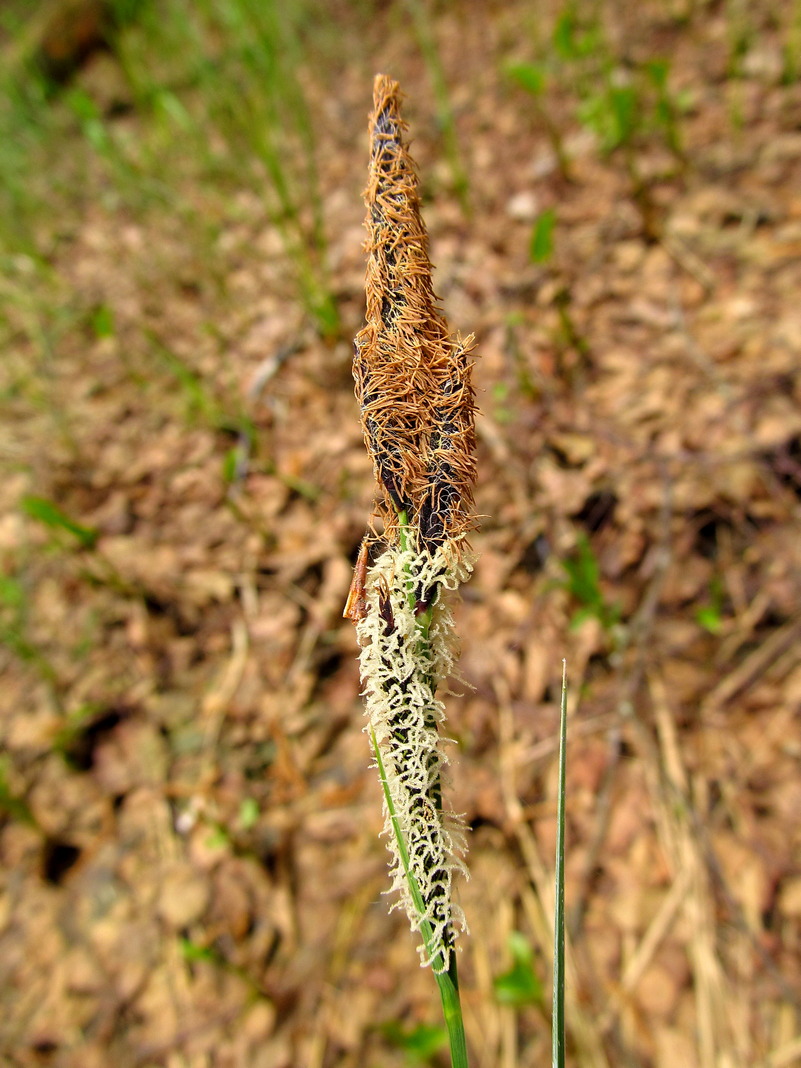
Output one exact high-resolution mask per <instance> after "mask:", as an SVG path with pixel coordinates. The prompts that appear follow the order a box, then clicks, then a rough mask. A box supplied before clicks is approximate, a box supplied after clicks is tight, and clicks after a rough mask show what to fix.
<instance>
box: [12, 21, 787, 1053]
mask: <svg viewBox="0 0 801 1068" xmlns="http://www.w3.org/2000/svg"><path fill="white" fill-rule="evenodd" d="M378 72H382V73H387V74H390V75H391V76H392V77H394V78H396V79H397V80H398V81H400V83H401V86H402V88H403V90H404V91H405V94H406V117H407V119H408V121H409V124H410V136H411V139H412V152H413V155H414V156H415V158H416V160H417V162H418V165H419V168H420V173H421V182H422V195H423V210H424V216H425V219H426V223H427V225H428V228H429V231H430V236H431V255H432V259H433V261H434V264H435V266H436V274H435V287H436V289H437V291H438V293H439V294H440V296H441V299H442V303H443V307H444V309H445V312H446V315H447V316H448V319H449V322H450V325H451V328H452V329H453V330H454V331H455V330H459V331H461V332H462V334H467V333H469V332H471V331H472V332H475V334H476V337H477V345H476V352H477V354H478V360H477V365H476V379H477V386H478V402H479V405H480V408H481V415H480V418H479V423H478V438H479V485H478V490H477V508H478V511H479V512H480V513H481V515H482V517H483V518H482V520H481V527H480V531H479V532H478V533H477V534H476V535H475V538H474V545H475V548H476V549H477V550H478V551H479V553H480V559H479V563H478V565H477V569H476V573H475V575H474V578H473V580H472V581H471V583H470V584H469V585H468V586H467V587H465V589H464V594H463V600H462V603H461V605H460V606H459V610H458V625H459V629H460V633H461V635H462V639H463V658H462V674H463V676H464V684H463V685H462V686H461V687H459V688H460V689H461V690H462V695H461V696H460V697H452V698H449V702H448V704H449V727H448V730H449V734H450V735H451V737H453V739H454V741H455V744H454V745H453V747H452V769H451V771H452V775H451V777H452V783H451V787H450V789H451V791H452V797H453V799H454V807H455V808H456V810H457V811H459V812H463V813H464V814H465V819H466V821H467V823H468V825H469V826H470V828H471V831H470V835H469V838H470V856H469V866H470V870H471V879H470V881H469V882H464V883H462V885H461V886H460V887H459V889H458V897H459V900H460V902H461V904H462V906H463V908H464V910H465V912H466V914H467V918H468V922H469V924H470V929H471V934H470V936H469V937H466V938H464V939H463V941H462V946H463V952H462V955H461V959H460V971H461V975H462V983H463V987H464V991H463V1001H464V1008H465V1014H466V1027H467V1032H468V1041H469V1045H470V1049H471V1055H472V1061H471V1063H474V1064H475V1065H476V1066H486V1068H489V1066H493V1068H495V1066H502V1068H518V1066H519V1068H528V1066H534V1065H540V1064H542V1063H547V1061H548V1058H549V1049H550V1033H549V1027H550V1023H549V1021H550V969H551V945H550V935H549V930H550V922H551V920H550V917H551V913H552V888H551V887H552V873H553V856H554V844H555V818H554V814H555V801H554V791H555V784H556V771H557V768H556V752H555V750H556V744H557V738H556V733H557V719H558V702H559V681H560V677H561V665H562V659H563V658H566V659H567V670H568V678H569V682H570V701H569V710H570V734H569V750H568V800H567V820H568V831H567V849H568V856H567V892H566V896H567V909H568V926H569V933H570V945H569V963H570V973H569V974H570V978H569V988H568V1027H569V1054H568V1057H569V1063H570V1064H571V1065H575V1066H580V1068H589V1066H592V1068H603V1066H611V1065H615V1066H622V1065H630V1066H655V1068H657V1066H658V1068H667V1066H671V1068H673V1066H675V1065H677V1064H680V1065H682V1066H686V1068H693V1066H698V1068H712V1066H720V1068H750V1066H753V1065H764V1066H766V1068H767V1066H770V1068H782V1066H789V1065H795V1064H801V1037H800V1036H801V859H800V858H801V775H800V774H799V761H800V760H801V715H800V714H799V713H800V710H801V596H800V594H801V538H799V513H800V509H801V408H800V406H799V400H801V375H800V372H799V350H800V349H801V311H800V310H799V293H800V292H801V84H799V73H801V3H799V2H798V0H787V2H785V3H775V2H774V3H771V2H769V0H751V2H746V0H718V2H710V0H641V2H639V3H637V4H628V5H621V4H618V3H615V2H613V0H537V2H532V0H529V2H524V0H506V2H504V3H500V2H487V3H480V2H478V0H452V2H448V3H446V2H444V0H443V2H434V0H383V2H380V0H373V2H370V0H331V2H328V3H321V2H314V0H295V2H294V3H292V2H289V3H288V2H283V3H281V2H279V0H260V2H259V0H197V2H195V3H191V4H190V3H187V2H185V0H160V2H158V3H156V2H155V0H54V2H52V3H50V2H41V3H35V2H32V0H26V2H22V0H20V2H15V0H3V2H0V83H2V92H1V93H0V346H2V350H1V352H0V407H1V410H2V419H1V420H0V469H1V473H2V478H0V567H1V570H0V749H1V750H2V755H0V861H1V866H0V991H2V1011H1V1012H0V1017H1V1018H2V1022H0V1059H2V1062H3V1063H4V1064H7V1065H10V1066H15V1068H16V1066H19V1068H23V1066H24V1068H28V1066H31V1068H34V1066H37V1068H38V1066H47V1068H50V1066H53V1068H71V1066H73V1065H74V1066H76V1068H77V1066H80V1068H101V1066H103V1068H105V1066H107V1065H109V1064H114V1065H115V1066H118V1068H128V1066H131V1068H134V1066H136V1068H150V1066H163V1065H165V1066H169V1068H173V1066H176V1068H178V1066H181V1068H184V1066H186V1068H190V1066H191V1068H196V1066H197V1068H201V1066H202V1068H218V1066H219V1068H229V1066H230V1068H296V1066H301V1065H302V1066H304V1068H331V1066H335V1065H336V1066H343V1068H344V1066H354V1068H356V1066H359V1068H361V1066H371V1065H375V1066H378V1065H382V1066H395V1065H397V1066H404V1065H414V1064H430V1065H434V1066H443V1065H445V1064H446V1063H447V1061H446V1059H445V1058H446V1054H445V1039H444V1034H443V1032H442V1029H441V1023H440V1010H439V1005H438V1003H437V1000H438V999H437V996H436V992H435V988H434V984H433V981H432V977H431V975H430V974H428V973H427V972H426V971H424V970H422V969H420V968H419V967H418V959H417V955H416V952H415V947H414V940H413V939H412V937H411V936H410V934H409V932H408V930H407V929H406V921H405V919H404V917H403V916H402V915H400V914H399V913H398V912H392V913H390V912H389V911H388V906H389V904H390V902H389V900H388V899H387V898H386V897H384V896H382V895H383V892H384V890H385V889H386V886H387V873H386V860H387V856H386V852H385V847H384V845H383V843H382V842H381V841H380V839H379V837H378V835H379V832H380V829H381V826H382V816H381V790H380V786H379V783H378V781H377V778H376V774H375V772H374V770H372V769H370V767H369V764H370V756H369V751H368V748H369V747H368V742H367V739H366V738H365V736H364V734H363V733H362V726H363V719H362V709H361V701H360V697H359V688H360V686H359V679H358V670H357V662H356V654H357V649H356V643H355V637H354V633H353V627H352V625H351V624H350V623H349V622H348V621H346V620H343V619H342V608H343V605H344V601H345V597H346V594H347V589H348V585H349V581H350V573H351V567H352V563H353V560H354V558H355V554H356V552H357V548H358V544H359V541H360V539H361V536H362V534H363V532H364V529H365V526H366V522H367V518H368V516H369V514H370V511H371V507H372V500H373V493H374V489H373V476H372V471H371V469H370V464H369V461H368V459H367V456H366V453H365V451H364V448H363V446H362V442H361V431H360V428H359V422H358V412H357V409H356V404H355V401H354V399H353V392H352V382H351V377H350V361H351V353H352V337H353V335H354V333H355V332H356V331H357V330H358V329H359V327H360V325H361V322H362V314H363V290H362V285H363V274H364V254H363V251H362V242H363V239H364V231H363V227H362V221H363V215H364V208H363V205H362V201H361V191H362V188H363V186H364V184H365V182H366V173H367V137H366V122H367V115H368V112H369V110H370V107H371V96H372V80H373V76H374V75H375V74H376V73H378Z"/></svg>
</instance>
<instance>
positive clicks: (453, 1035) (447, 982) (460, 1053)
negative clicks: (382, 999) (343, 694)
mask: <svg viewBox="0 0 801 1068" xmlns="http://www.w3.org/2000/svg"><path fill="white" fill-rule="evenodd" d="M370 743H371V745H372V747H373V752H374V753H375V758H376V764H377V765H378V774H379V777H380V779H381V786H382V789H383V791H384V802H385V804H386V806H387V811H388V812H389V818H390V821H391V823H392V831H393V834H394V835H395V841H396V842H397V845H398V853H399V854H400V858H401V861H402V863H403V870H404V871H405V873H406V881H407V882H408V884H409V892H410V893H411V895H412V900H413V901H414V905H415V908H416V909H417V911H418V913H419V914H420V915H421V916H422V915H423V914H424V913H425V903H424V901H423V897H422V894H421V893H420V888H419V886H418V885H417V880H416V879H415V877H414V874H413V872H412V869H411V864H410V861H409V851H408V850H407V848H406V840H405V839H404V837H403V834H402V833H401V829H400V825H399V822H398V817H397V814H396V812H395V805H394V803H393V801H392V795H391V793H390V790H389V785H388V784H387V777H386V772H385V771H384V761H383V760H382V759H381V749H380V746H379V745H378V742H377V741H376V737H375V731H373V729H372V728H370ZM420 935H421V936H422V939H423V943H424V945H425V947H426V953H427V954H428V956H429V957H432V956H434V946H433V937H432V931H431V924H430V923H429V922H428V920H423V921H422V923H421V924H420ZM440 958H441V954H437V955H436V956H435V958H434V961H435V962H434V977H435V978H436V980H437V986H438V987H439V994H440V998H441V1000H442V1014H443V1016H444V1017H445V1026H446V1027H447V1029H448V1042H449V1043H450V1050H451V1064H452V1066H453V1068H467V1042H466V1040H465V1033H464V1020H463V1018H462V1003H461V1000H460V998H459V977H458V973H457V968H456V954H455V953H451V955H450V964H449V967H448V970H447V971H438V970H437V967H436V960H437V959H440Z"/></svg>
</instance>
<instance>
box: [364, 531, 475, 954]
mask: <svg viewBox="0 0 801 1068" xmlns="http://www.w3.org/2000/svg"><path fill="white" fill-rule="evenodd" d="M471 570H472V563H471V562H470V561H469V560H468V559H466V557H465V554H464V553H463V552H462V553H459V552H457V551H456V550H455V548H454V546H453V544H451V545H448V544H447V543H446V544H445V545H444V546H442V547H440V548H438V549H437V550H436V551H435V552H433V553H426V552H422V551H418V550H415V549H408V550H406V551H405V552H404V551H402V550H401V549H400V548H398V547H393V548H389V549H387V550H386V551H385V552H384V553H382V555H381V556H380V557H379V558H378V560H377V561H376V562H375V564H374V565H373V567H372V568H371V569H370V571H369V572H368V576H367V582H366V584H365V597H366V601H367V611H366V615H365V616H364V618H363V619H361V620H360V621H359V622H358V624H357V634H358V637H359V642H360V644H361V646H362V651H361V654H360V665H361V677H362V683H363V686H364V697H365V705H366V714H367V716H368V719H369V727H370V729H371V730H372V732H373V734H374V736H375V740H376V744H377V745H378V746H380V749H381V759H382V763H383V766H384V772H385V775H386V782H387V787H388V791H389V795H390V797H391V799H392V804H393V806H394V809H395V815H396V817H397V821H398V827H399V829H400V833H401V835H402V836H403V838H404V840H405V842H406V848H407V851H408V854H409V863H410V868H411V872H412V874H413V875H414V878H415V879H416V881H417V885H418V887H419V889H420V893H421V896H422V899H423V902H424V912H423V914H422V915H420V914H419V912H418V910H417V909H416V908H415V905H414V902H413V901H412V897H411V893H410V891H409V887H408V884H407V879H406V872H405V869H404V865H403V861H402V859H401V856H400V853H399V850H398V846H397V842H396V839H395V833H394V831H393V827H392V821H391V818H390V814H389V812H388V811H387V808H386V804H385V806H384V809H385V817H386V822H385V827H384V830H385V834H386V837H387V843H388V849H389V851H390V853H391V855H392V860H391V862H390V870H391V874H392V890H397V891H398V894H399V900H398V901H397V902H396V905H395V906H393V907H397V906H398V905H403V907H404V908H405V909H406V912H407V914H408V916H409V921H410V923H411V926H412V929H413V930H420V928H421V926H422V924H423V922H424V921H428V923H429V924H430V926H431V930H432V932H433V940H432V944H431V946H430V947H429V951H426V949H425V948H424V947H421V950H420V952H421V957H422V959H423V964H432V965H433V966H434V967H435V968H436V969H437V970H438V971H439V970H440V969H442V970H446V969H447V968H448V964H449V960H450V953H451V952H452V949H453V940H454V937H455V935H456V934H457V932H458V930H464V928H465V922H464V916H463V914H462V912H461V909H459V908H458V906H454V905H453V904H452V903H451V881H452V877H453V873H454V872H455V871H461V872H465V873H466V870H465V867H464V864H463V861H462V859H461V855H462V853H463V852H464V846H465V840H464V830H463V827H462V825H461V823H460V821H459V819H458V818H457V817H456V816H455V815H454V813H453V812H450V811H443V804H442V771H443V767H444V765H445V764H446V763H447V757H446V755H445V753H444V751H443V744H444V742H445V741H446V739H444V738H443V737H442V736H441V734H440V726H441V724H442V723H443V720H444V714H445V709H444V706H443V704H442V702H441V701H440V700H439V699H438V698H437V696H436V690H437V687H438V685H440V684H441V683H443V682H445V681H446V680H447V678H448V676H450V675H452V674H453V669H454V658H455V655H456V648H455V638H454V627H453V616H452V614H451V610H450V608H449V606H448V604H447V596H446V591H451V590H455V589H456V588H457V587H458V585H459V584H460V582H462V581H464V580H465V579H466V578H467V577H468V575H469V574H470V571H471ZM432 605H433V608H431V611H430V613H429V612H428V611H427V609H428V608H429V607H430V606H432ZM427 619H428V620H429V622H428V629H427V631H426V630H425V622H426V620H427Z"/></svg>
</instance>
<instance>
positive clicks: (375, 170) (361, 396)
mask: <svg viewBox="0 0 801 1068" xmlns="http://www.w3.org/2000/svg"><path fill="white" fill-rule="evenodd" d="M399 99H400V90H399V87H398V84H397V82H394V81H392V80H391V79H390V78H388V77H387V76H386V75H378V76H377V77H376V79H375V84H374V87H373V112H372V115H371V117H370V172H369V181H368V185H367V189H366V191H365V194H364V198H365V203H366V204H367V222H366V226H367V233H368V236H367V242H366V251H367V254H368V259H367V277H366V282H365V289H366V296H367V313H366V324H365V326H364V328H363V329H362V330H361V331H360V332H359V334H358V335H357V337H356V341H355V355H354V361H353V374H354V378H355V380H356V396H357V398H358V401H359V404H360V406H361V413H362V424H363V427H364V437H365V442H366V445H367V449H368V452H369V453H370V456H371V458H372V460H373V466H374V469H375V474H376V478H377V480H378V483H379V486H380V488H381V490H382V494H381V497H380V499H379V502H378V506H379V511H380V514H381V515H382V517H383V519H384V523H385V526H386V529H387V533H388V535H389V538H390V540H393V532H394V531H396V530H397V516H398V513H399V512H405V513H406V517H407V521H408V522H409V524H410V525H411V527H412V528H413V529H414V530H415V532H416V535H417V539H418V545H419V546H420V547H421V548H426V549H429V550H433V549H435V548H436V547H437V546H439V545H442V544H443V543H444V542H445V541H448V540H450V539H452V538H456V537H458V536H459V535H461V534H463V533H465V532H466V531H468V530H469V529H470V527H471V526H472V523H473V520H472V500H473V483H474V481H475V460H474V448H475V430H474V403H473V388H472V384H471V368H472V360H471V358H470V356H469V351H470V343H471V341H472V338H468V339H467V340H466V341H462V340H461V339H459V338H458V337H457V338H451V337H450V336H449V334H448V327H447V324H446V322H445V319H444V317H443V315H442V313H441V311H440V310H439V307H438V303H437V298H436V295H435V294H434V290H433V286H432V282H431V262H430V260H429V258H428V236H427V234H426V230H425V226H424V225H423V220H422V218H421V215H420V198H419V193H418V182H417V174H416V171H415V167H414V163H413V162H412V159H411V157H410V155H409V150H408V145H407V143H406V139H405V131H406V128H407V127H406V124H405V123H404V122H403V120H402V119H401V117H400V111H399Z"/></svg>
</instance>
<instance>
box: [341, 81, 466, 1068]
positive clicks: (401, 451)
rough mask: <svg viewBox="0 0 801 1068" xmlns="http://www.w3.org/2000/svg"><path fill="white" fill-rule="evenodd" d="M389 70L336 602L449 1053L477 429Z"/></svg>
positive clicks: (396, 861) (394, 852) (373, 191)
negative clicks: (355, 444) (360, 463)
mask: <svg viewBox="0 0 801 1068" xmlns="http://www.w3.org/2000/svg"><path fill="white" fill-rule="evenodd" d="M399 101H400V91H399V87H398V85H397V83H396V82H394V81H392V80H391V79H390V78H388V77H386V76H384V75H379V76H378V77H377V78H376V80H375V85H374V108H373V112H372V116H371V120H370V169H369V181H368V186H367V190H366V192H365V201H366V205H367V222H366V226H367V232H368V238H367V244H366V249H367V253H368V261H367V276H366V287H365V288H366V297H367V301H366V303H367V310H366V323H365V326H364V328H363V329H362V330H361V331H360V333H359V334H358V336H357V338H356V342H355V355H354V365H353V369H354V378H355V381H356V396H357V399H358V401H359V405H360V408H361V419H362V427H363V431H364V440H365V444H366V446H367V450H368V452H369V454H370V457H371V459H372V461H373V468H374V472H375V476H376V480H377V482H378V491H379V492H378V497H377V502H376V509H377V515H378V517H379V519H380V520H381V521H382V523H383V532H382V533H381V534H380V535H379V534H378V533H376V532H374V531H371V532H370V533H369V534H368V535H367V536H366V537H365V540H364V542H363V543H362V549H361V551H360V554H359V561H358V563H357V566H356V573H355V575H354V582H353V585H352V587H351V594H350V597H349V598H348V605H347V606H346V614H347V615H349V616H350V617H351V618H352V619H353V620H354V622H355V623H356V631H357V636H358V639H359V643H360V645H361V656H360V664H361V676H362V682H363V685H364V695H365V702H366V714H367V720H368V724H367V728H366V729H367V733H368V735H369V738H370V743H371V746H372V750H373V754H374V757H375V762H376V766H377V768H378V772H379V775H380V779H381V783H382V787H383V792H384V812H385V820H386V822H385V832H386V836H387V842H388V848H389V852H390V855H391V858H392V859H391V865H390V866H391V873H392V889H393V891H396V892H397V894H398V899H397V902H396V905H400V906H402V907H404V908H405V910H406V913H407V915H408V917H409V921H410V924H411V927H412V929H413V930H415V931H417V932H419V934H420V936H421V939H422V945H421V947H420V953H421V959H422V963H423V964H425V965H430V966H431V968H432V970H433V972H434V974H435V976H436V979H437V982H438V984H439V989H440V995H441V998H442V1004H443V1010H444V1015H445V1022H446V1025H447V1028H448V1035H449V1040H450V1047H451V1057H452V1061H453V1064H454V1065H458V1066H462V1065H466V1064H467V1053H466V1046H465V1037H464V1027H463V1023H462V1012H461V1006H460V1001H459V983H458V975H457V966H456V954H455V952H454V950H455V941H456V937H457V935H458V933H459V932H460V931H461V930H463V929H464V927H465V922H464V917H463V915H462V912H461V910H460V909H459V907H458V906H457V905H455V904H454V903H453V900H452V895H451V889H452V882H453V878H454V876H455V875H456V874H457V873H458V872H461V871H463V870H464V862H463V860H462V854H463V851H464V830H463V827H462V825H461V822H460V821H459V819H458V818H457V816H456V815H455V814H454V813H453V812H452V811H451V810H450V809H449V808H448V807H447V805H446V803H445V799H444V796H443V775H444V769H445V765H446V763H447V757H446V754H445V752H444V748H443V746H444V741H445V739H444V738H443V735H442V729H443V725H444V714H445V709H444V705H443V703H442V701H441V699H440V697H439V696H438V690H439V688H440V687H442V686H443V684H444V683H445V682H446V680H447V679H448V677H449V676H451V675H452V673H453V668H454V659H455V656H456V638H455V633H454V621H453V615H452V612H451V608H450V606H449V600H450V598H451V597H452V595H453V593H454V592H455V590H456V589H457V588H458V586H459V585H460V584H461V582H463V581H464V580H465V579H466V578H467V577H468V575H469V574H470V571H471V568H472V554H471V551H470V548H469V545H468V541H467V535H468V533H469V531H470V529H471V528H472V526H473V515H472V501H473V484H474V480H475V458H474V446H475V430H474V403H473V387H472V383H471V370H472V361H471V357H470V345H471V341H472V338H467V339H466V340H462V339H461V338H459V337H452V336H451V335H450V334H449V332H448V327H447V324H446V322H445V319H444V317H443V315H442V313H441V311H440V310H439V308H438V306H437V299H436V297H435V295H434V291H433V286H432V281H431V263H430V260H429V257H428V237H427V234H426V230H425V227H424V224H423V221H422V218H421V215H420V198H419V192H418V179H417V174H416V171H415V168H414V164H413V163H412V160H411V157H410V156H409V151H408V146H407V142H406V137H405V132H406V125H405V123H404V122H403V120H402V119H401V116H400V109H399Z"/></svg>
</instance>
